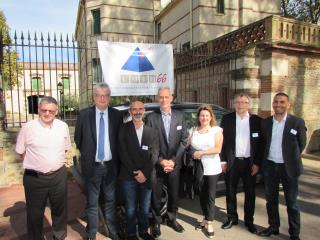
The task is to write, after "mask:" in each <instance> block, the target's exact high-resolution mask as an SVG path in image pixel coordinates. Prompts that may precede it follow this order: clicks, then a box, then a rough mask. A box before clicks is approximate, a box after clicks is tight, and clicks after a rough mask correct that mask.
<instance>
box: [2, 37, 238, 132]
mask: <svg viewBox="0 0 320 240" xmlns="http://www.w3.org/2000/svg"><path fill="white" fill-rule="evenodd" d="M96 40H98V39H96V37H95V38H88V41H83V42H81V43H77V41H76V40H75V39H74V37H73V36H72V35H66V36H62V35H59V36H58V35H56V34H53V35H49V34H47V35H44V34H42V33H40V34H37V33H34V34H30V33H29V32H28V33H27V34H24V33H20V34H17V33H16V32H14V34H13V35H12V36H11V40H8V39H6V38H4V34H3V33H1V31H0V77H1V79H0V84H1V86H0V89H1V90H2V91H0V93H1V96H0V97H1V102H2V104H0V107H1V109H0V110H2V111H1V112H2V113H1V114H0V115H1V119H2V122H3V124H4V127H5V128H7V127H21V124H22V123H24V122H27V121H29V120H31V119H34V118H35V117H36V114H37V113H38V112H37V111H38V109H37V104H38V101H39V99H41V97H42V96H45V95H48V96H52V97H55V98H56V99H57V101H58V103H59V117H60V118H61V119H63V120H65V121H66V122H68V123H69V124H71V125H72V124H74V122H75V119H76V116H77V114H78V111H79V108H82V107H86V106H89V105H91V104H92V102H93V100H92V95H93V87H94V85H95V84H96V83H98V82H100V81H103V76H102V71H101V66H100V59H99V55H98V49H97V46H96ZM104 40H109V41H115V39H104ZM239 56H240V55H239V52H235V53H232V54H228V55H226V54H225V55H223V56H214V54H212V49H210V48H209V45H208V44H203V45H201V46H199V47H196V48H193V49H191V50H190V49H186V48H185V46H184V45H183V46H177V45H176V46H174V60H175V63H174V64H175V66H174V71H175V72H174V73H175V101H178V102H205V103H215V104H219V105H221V106H223V107H226V108H230V107H231V103H230V98H231V96H232V95H233V93H234V91H235V89H236V80H237V71H236V69H237V66H236V65H237V59H238V58H239ZM127 99H128V97H117V98H112V100H111V101H112V102H111V104H112V105H114V104H120V103H124V102H126V101H127ZM144 99H145V100H146V101H154V100H155V97H154V96H145V98H144Z"/></svg>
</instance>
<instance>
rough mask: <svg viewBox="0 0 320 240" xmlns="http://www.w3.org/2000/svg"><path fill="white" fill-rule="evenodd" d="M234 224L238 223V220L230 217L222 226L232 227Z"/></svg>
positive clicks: (223, 227)
mask: <svg viewBox="0 0 320 240" xmlns="http://www.w3.org/2000/svg"><path fill="white" fill-rule="evenodd" d="M233 225H238V220H232V219H231V218H228V220H227V221H225V222H224V223H223V224H222V226H221V228H222V229H230V228H232V226H233Z"/></svg>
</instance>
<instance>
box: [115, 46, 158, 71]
mask: <svg viewBox="0 0 320 240" xmlns="http://www.w3.org/2000/svg"><path fill="white" fill-rule="evenodd" d="M121 69H122V70H127V71H131V72H146V71H152V70H154V67H153V66H152V64H151V62H150V61H149V59H148V58H147V57H146V56H145V55H144V53H143V52H142V51H140V49H139V48H138V47H137V48H136V49H135V50H134V52H133V53H132V54H131V56H130V57H129V58H128V60H127V61H126V63H125V64H124V65H123V66H122V68H121Z"/></svg>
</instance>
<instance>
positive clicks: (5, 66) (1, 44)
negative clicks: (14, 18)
mask: <svg viewBox="0 0 320 240" xmlns="http://www.w3.org/2000/svg"><path fill="white" fill-rule="evenodd" d="M10 44H11V39H10V36H9V26H8V24H7V22H6V18H5V16H4V14H3V12H2V11H1V10H0V67H1V68H0V71H1V73H3V81H4V88H12V87H14V86H16V85H18V84H19V78H20V77H21V76H22V66H19V64H18V53H17V52H15V51H11V50H10V47H9V45H10Z"/></svg>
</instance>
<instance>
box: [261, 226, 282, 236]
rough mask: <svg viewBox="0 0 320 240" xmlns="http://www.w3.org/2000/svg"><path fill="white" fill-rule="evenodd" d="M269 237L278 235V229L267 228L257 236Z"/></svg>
mask: <svg viewBox="0 0 320 240" xmlns="http://www.w3.org/2000/svg"><path fill="white" fill-rule="evenodd" d="M271 235H279V229H274V228H272V227H268V228H267V229H265V230H263V231H261V232H259V236H263V237H270V236H271Z"/></svg>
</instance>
